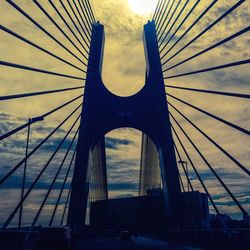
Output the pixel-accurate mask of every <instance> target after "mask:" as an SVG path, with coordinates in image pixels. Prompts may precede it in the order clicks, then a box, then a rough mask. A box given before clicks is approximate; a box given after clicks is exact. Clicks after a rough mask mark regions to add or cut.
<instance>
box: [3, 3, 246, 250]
mask: <svg viewBox="0 0 250 250" xmlns="http://www.w3.org/2000/svg"><path fill="white" fill-rule="evenodd" d="M1 5H5V6H6V7H8V8H9V9H11V13H12V15H17V16H18V18H20V19H22V20H25V22H26V23H27V24H29V25H32V27H33V28H35V29H36V32H39V33H35V34H37V36H38V39H35V40H31V39H30V38H29V36H28V35H27V34H26V33H27V32H24V31H25V27H19V28H14V25H12V23H11V22H10V21H9V24H10V25H9V26H8V25H5V24H0V30H1V31H0V32H1V33H2V34H3V35H4V36H5V37H8V39H10V40H11V41H13V42H15V43H14V44H15V45H16V46H15V48H12V49H11V52H12V54H11V56H9V57H8V58H9V59H8V60H2V59H1V61H0V66H1V69H3V70H4V72H6V71H7V70H9V71H8V72H10V73H9V74H8V75H9V77H10V78H11V77H12V75H11V74H12V73H11V72H18V73H17V75H18V76H21V75H22V74H24V75H25V76H26V75H27V77H28V78H29V80H28V82H29V83H30V85H31V84H33V82H32V81H33V79H35V81H36V80H37V79H40V78H42V77H43V76H44V77H45V76H46V81H50V79H51V81H52V80H53V81H58V82H60V83H61V82H63V81H64V82H68V81H69V82H70V84H71V85H68V86H67V85H65V84H63V85H62V86H63V87H61V88H56V89H54V88H53V87H51V86H49V87H48V89H42V90H40V89H39V91H36V90H35V89H34V88H33V87H30V89H29V86H30V85H25V86H26V88H25V89H27V92H16V91H15V87H12V86H11V87H9V88H8V91H7V92H6V93H7V94H4V95H1V96H0V102H1V103H0V105H3V107H4V110H6V107H10V108H11V107H12V105H14V104H13V103H15V102H17V103H19V104H22V103H25V102H26V104H25V106H24V108H23V109H25V107H26V106H27V105H33V101H34V100H35V101H34V105H35V103H36V101H37V100H40V101H41V102H42V103H43V106H44V107H48V110H47V111H46V112H44V113H41V112H39V110H37V111H35V112H32V114H31V115H28V116H27V117H22V119H20V120H19V122H18V123H15V124H14V123H11V122H10V121H7V119H6V120H4V119H3V120H2V121H1V125H0V126H1V127H2V128H1V135H0V141H1V148H2V149H1V151H2V152H5V150H6V148H7V147H10V148H11V147H14V145H12V144H11V143H13V144H16V145H19V146H20V149H21V150H17V152H15V150H14V149H13V150H9V151H8V154H7V157H5V154H3V156H1V158H2V160H1V164H2V166H1V174H0V177H1V178H0V189H1V195H2V197H4V202H0V205H1V206H2V207H1V208H0V209H1V215H0V217H1V220H0V222H1V232H0V233H1V244H3V247H6V249H10V248H8V244H14V245H15V242H18V244H19V245H18V246H15V247H16V249H26V248H25V244H27V245H29V244H31V242H32V240H31V239H33V237H34V235H37V234H39V230H41V227H42V228H43V229H49V228H50V229H52V228H57V229H58V231H59V230H60V229H61V228H63V227H65V226H67V227H70V228H71V230H72V233H73V235H77V236H75V237H76V238H77V240H75V241H76V242H78V247H79V249H85V248H86V249H91V248H93V249H99V248H98V247H103V248H102V249H113V248H114V249H144V248H143V247H144V245H145V247H149V246H147V244H149V243H147V240H145V239H142V238H140V237H139V236H137V237H135V238H134V239H135V240H134V243H131V242H129V243H127V242H119V241H117V240H115V241H114V242H109V243H108V244H107V243H106V241H105V240H103V239H102V238H101V236H100V235H102V234H103V233H104V232H105V230H107V229H112V230H114V232H115V233H117V232H121V231H123V230H129V231H131V232H136V235H137V234H139V235H144V236H145V235H150V236H151V237H153V238H154V237H156V238H158V239H159V238H160V239H162V240H165V241H166V242H168V241H169V240H171V241H174V242H178V243H182V244H184V245H196V246H200V247H204V244H211V246H213V247H214V248H213V249H216V247H225V248H227V247H229V246H230V244H231V247H235V246H241V247H242V249H244V247H245V246H246V244H249V235H250V231H249V228H250V217H249V202H247V198H246V200H244V199H242V194H240V193H241V192H240V190H241V189H242V190H243V189H244V188H246V187H245V186H243V185H244V183H247V182H249V175H250V170H249V166H247V164H248V162H247V161H249V148H247V146H244V145H248V144H249V141H248V140H249V135H250V131H249V130H248V128H249V124H247V122H249V119H248V118H249V117H247V115H246V116H245V117H244V120H245V121H246V122H245V123H241V121H238V123H237V119H234V117H233V116H232V115H227V114H220V113H218V112H216V109H213V108H212V107H211V109H210V106H212V103H213V105H214V106H216V107H221V106H223V105H225V106H226V104H231V106H229V107H230V108H232V109H233V108H234V103H237V102H239V103H240V104H241V105H244V109H245V110H246V109H247V107H248V106H249V103H248V101H249V98H250V94H249V92H247V90H246V89H244V88H243V91H242V89H240V86H239V90H237V85H239V84H238V83H239V81H238V80H237V77H236V76H235V77H233V76H234V74H235V75H236V74H237V75H238V74H243V73H244V72H243V71H244V70H245V69H247V66H248V64H249V62H250V59H249V58H248V56H249V55H248V53H247V52H246V53H244V54H241V53H239V55H238V57H237V58H234V57H232V56H231V54H230V53H229V55H228V56H227V57H226V58H223V60H222V63H220V62H217V60H213V57H212V55H213V52H214V53H218V50H217V49H219V48H227V47H226V46H228V47H229V44H230V45H231V46H232V47H233V46H235V47H237V42H238V41H239V39H247V38H246V37H247V34H248V32H249V29H250V27H249V25H247V24H246V23H245V22H243V24H242V23H237V22H236V23H235V25H234V26H235V27H234V30H233V31H232V30H230V29H229V31H228V32H229V33H230V34H227V33H228V32H226V36H223V34H221V33H218V32H217V33H216V32H215V33H212V34H213V39H209V36H211V33H210V32H211V31H213V29H216V27H218V26H220V25H221V23H223V22H226V23H227V22H229V20H230V18H231V17H232V16H235V15H237V16H239V17H240V16H243V10H244V8H247V7H244V6H247V1H245V0H239V1H229V2H227V3H226V1H224V2H223V1H218V0H213V1H206V3H204V1H201V0H194V1H192V0H170V1H168V0H159V1H158V4H157V7H156V10H155V12H154V14H153V16H152V19H151V20H149V21H148V23H146V24H145V25H144V27H142V29H143V39H142V40H143V41H142V42H143V43H144V48H145V58H146V74H145V85H144V87H143V88H142V89H141V90H140V91H139V92H138V93H136V94H135V95H133V96H129V97H119V96H117V95H114V94H112V93H111V92H110V91H109V90H108V89H107V88H106V87H105V84H104V83H103V79H102V66H103V54H104V50H105V46H104V44H105V26H104V25H103V24H102V22H101V20H100V21H97V20H99V19H98V17H96V16H95V14H94V11H93V9H92V7H91V3H90V1H89V0H78V1H77V0H72V1H69V0H65V1H63V0H59V1H52V0H48V1H37V0H33V1H27V5H31V6H32V8H35V10H36V12H39V15H40V16H42V18H43V19H41V18H37V19H36V18H35V17H34V16H35V15H34V14H33V12H31V11H30V10H31V9H29V8H28V7H27V6H26V5H25V4H24V3H23V2H22V3H21V2H20V1H12V0H6V1H2V3H1ZM218 5H219V7H218ZM210 14H211V15H210ZM208 16H209V18H208ZM5 18H6V19H11V18H12V17H11V16H10V17H8V16H7V15H6V16H5ZM41 20H46V21H44V22H42V21H41ZM203 20H205V21H204V22H203ZM48 23H49V25H50V26H53V28H54V29H55V30H56V32H51V30H50V29H49V28H48ZM17 27H18V26H17ZM38 34H39V35H38ZM215 35H217V37H216V36H215ZM41 36H45V37H46V39H48V43H44V44H46V45H47V46H46V47H44V46H43V45H41V43H40V40H39V39H40V37H41ZM202 38H204V39H207V40H208V43H204V42H202V43H200V44H199V46H197V44H196V42H199V40H201V39H202ZM52 44H53V45H52ZM195 45H196V47H195ZM19 46H20V48H21V46H28V47H29V48H31V49H32V53H33V51H39V55H40V60H41V61H43V58H45V57H48V58H51V60H52V61H51V62H53V63H54V64H56V63H60V64H59V66H58V67H54V66H53V63H50V64H49V66H48V65H47V68H46V65H44V67H41V68H39V67H36V65H37V62H35V61H33V60H32V59H31V58H30V60H29V61H27V60H23V61H24V62H25V63H20V62H19V61H15V51H18V50H19ZM197 47H198V48H197ZM55 48H56V49H55ZM245 49H246V48H245ZM55 51H56V52H55ZM185 51H188V53H186V54H185ZM180 55H181V56H182V55H184V56H182V57H181V56H180ZM240 56H242V57H241V58H240ZM204 57H205V58H209V57H211V60H210V62H209V63H208V64H204V63H199V59H200V58H204ZM179 58H181V59H179ZM185 65H189V66H188V67H183V66H185ZM208 65H209V66H208ZM55 68H56V70H55ZM60 68H63V70H61V71H60ZM183 68H184V70H183ZM241 68H243V70H242V69H241ZM187 69H189V70H187ZM13 70H15V71H13ZM71 70H72V71H73V72H75V74H72V73H70V72H72V71H71ZM226 70H231V71H230V72H231V73H230V74H231V78H232V79H236V80H235V82H234V83H233V85H230V87H231V89H229V88H224V87H223V84H224V81H226V80H227V79H225V78H223V77H222V76H223V75H222V74H219V73H218V72H225V71H226ZM245 71H247V70H245ZM68 72H69V73H68ZM211 72H212V73H214V72H215V73H216V72H217V73H218V74H217V75H218V78H219V81H221V82H220V85H221V88H220V89H219V90H218V88H213V86H215V85H213V84H207V87H205V86H206V84H203V85H202V86H201V87H199V85H197V84H196V80H194V79H196V78H195V77H199V79H204V78H202V76H204V75H206V74H208V73H211ZM236 72H237V73H236ZM20 74H21V75H20ZM3 75H4V74H3ZM18 76H17V78H18V81H23V79H24V78H23V77H18ZM55 79H58V80H55ZM175 81H176V82H175ZM182 81H183V82H184V83H185V82H186V84H184V83H183V82H182ZM1 82H8V78H6V77H5V75H4V77H3V79H2V80H1ZM58 82H56V83H58ZM76 82H78V83H79V84H76ZM171 82H172V83H171ZM180 82H181V83H183V84H179V83H180ZM18 84H19V85H21V84H22V82H19V83H18ZM10 85H11V84H10ZM27 86H28V88H27ZM52 86H54V85H52ZM196 86H198V87H196ZM203 87H204V88H203ZM1 88H2V87H1ZM225 89H226V90H225ZM183 93H184V96H185V97H187V98H186V99H185V98H182V94H183ZM63 94H64V95H63ZM69 97H70V99H69ZM198 99H199V100H202V102H204V103H205V104H204V103H200V105H199V104H196V103H197V102H196V101H197V100H198ZM18 101H23V102H18ZM55 101H56V102H58V101H59V104H58V105H56V106H55V105H54V103H55ZM19 104H18V105H19ZM203 104H204V105H203ZM203 107H205V108H203ZM19 108H20V107H19ZM242 108H243V106H242ZM11 109H12V108H11ZM240 112H242V110H240ZM245 112H247V110H246V111H245ZM4 114H5V116H6V117H8V115H7V114H6V113H4ZM33 114H34V115H33ZM233 115H235V116H236V114H235V110H234V109H233ZM194 117H198V119H193V118H194ZM50 119H52V120H50ZM53 119H55V120H53ZM47 121H54V122H53V123H52V124H53V125H49V126H48V127H47V128H46V124H47V125H48V123H46V122H47ZM203 121H206V122H203ZM16 124H17V125H16ZM123 127H130V128H135V129H137V130H139V131H141V132H142V147H141V168H140V181H139V182H140V183H139V193H138V197H131V198H119V199H109V198H108V181H107V169H106V168H107V167H106V165H107V164H106V151H105V135H106V134H107V133H108V132H110V131H112V130H114V129H117V128H123ZM213 130H214V131H216V132H217V136H213V135H211V134H210V132H211V131H213ZM36 131H42V132H43V133H42V135H43V137H39V138H38V139H35V138H34V137H33V135H35V132H36ZM194 135H198V138H199V139H198V140H197V137H196V138H194ZM220 135H221V136H220ZM232 135H234V137H232ZM221 137H223V138H221ZM232 138H233V140H232ZM223 139H224V141H226V142H227V143H225V145H224V144H223ZM227 139H229V140H231V141H229V140H227ZM205 143H208V145H209V146H207V147H204V146H203V145H201V144H205ZM247 143H248V144H247ZM228 144H229V145H231V144H233V145H234V147H233V148H234V149H235V150H236V149H237V150H239V151H240V152H239V153H238V152H237V153H236V152H232V151H231V150H230V148H229V147H228ZM8 145H12V146H8ZM16 147H18V146H15V148H16ZM248 147H249V145H248ZM48 148H49V150H47V151H46V149H48ZM23 149H24V150H23ZM210 149H212V152H213V154H211V153H209V152H210ZM214 156H216V158H218V159H223V160H220V163H219V164H218V163H215V162H216V161H215V160H216V159H214ZM39 159H41V160H40V161H39ZM197 159H198V160H197ZM41 162H42V164H43V165H41ZM197 162H199V163H197ZM38 163H40V164H38ZM11 164H12V165H11ZM218 165H224V166H223V167H224V172H221V169H219V170H218ZM200 166H202V168H200ZM227 168H228V173H227V172H226V171H227ZM204 173H209V175H207V176H209V178H207V176H206V175H205V174H204ZM226 175H231V176H232V177H233V176H240V177H239V186H240V188H239V189H237V190H238V192H239V193H237V191H235V190H236V189H233V188H231V187H230V183H228V182H227V181H226V180H225V179H224V177H225V176H226ZM42 180H43V182H44V180H46V185H43V186H42V184H41V183H42ZM210 181H211V182H212V181H213V182H216V183H217V184H216V187H218V186H219V188H218V190H220V191H221V194H220V197H222V198H223V199H225V200H227V201H229V203H230V207H231V208H232V209H233V210H234V211H237V214H238V217H237V218H234V219H232V218H230V213H229V212H228V214H227V212H225V210H224V209H223V207H222V205H221V204H220V202H219V201H218V195H219V194H218V193H216V192H217V191H215V189H214V188H213V187H212V186H211V183H210ZM242 183H243V184H242ZM11 185H15V187H17V188H16V189H15V194H14V196H12V195H11V194H10V193H9V195H8V192H9V191H8V190H10V187H11ZM41 189H42V190H45V191H43V192H40V191H39V190H41ZM6 193H7V195H6ZM4 194H5V195H4ZM248 195H249V193H248ZM13 197H14V198H13ZM37 197H38V198H39V199H38V198H37ZM32 199H34V200H35V203H34V201H33V200H32ZM6 204H7V205H6ZM30 207H32V210H30ZM87 221H89V222H87ZM152 235H153V236H152ZM20 242H21V243H20ZM138 242H139V243H138ZM149 242H151V243H150V244H151V245H150V244H149V245H150V247H151V248H152V249H158V248H157V246H158V243H157V242H156V241H155V242H154V241H153V240H151V241H150V240H149ZM152 242H153V243H152ZM20 244H21V245H20ZM136 244H137V245H136ZM164 244H165V243H164ZM164 244H163V245H162V244H160V246H159V249H162V247H164V248H163V249H172V248H173V249H180V247H178V246H177V245H168V243H166V244H165V245H164ZM18 247H19V248H18ZM20 247H21V248H20ZM105 247H106V248H105ZM137 247H138V248H137ZM13 249H15V248H14V246H13ZM27 249H28V247H27ZM234 249H235V248H234Z"/></svg>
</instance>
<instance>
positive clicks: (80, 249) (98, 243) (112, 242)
mask: <svg viewBox="0 0 250 250" xmlns="http://www.w3.org/2000/svg"><path fill="white" fill-rule="evenodd" d="M84 249H88V250H144V249H145V250H163V249H164V250H176V249H179V250H200V249H198V248H192V247H186V246H181V245H177V244H171V243H168V242H165V241H159V240H155V239H152V238H147V237H141V236H138V237H132V238H131V240H120V239H119V238H118V237H116V238H113V239H106V238H100V239H95V240H89V241H82V242H78V244H77V250H84Z"/></svg>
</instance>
